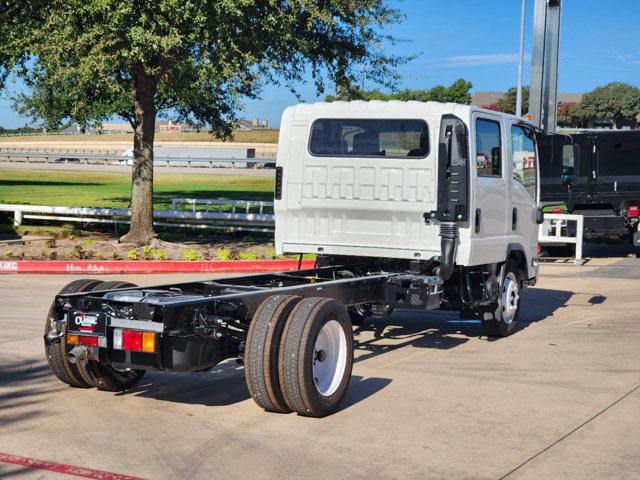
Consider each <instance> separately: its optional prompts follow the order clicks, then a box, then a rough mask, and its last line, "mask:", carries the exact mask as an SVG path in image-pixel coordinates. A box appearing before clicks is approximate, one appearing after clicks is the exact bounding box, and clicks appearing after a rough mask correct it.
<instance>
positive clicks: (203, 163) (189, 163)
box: [0, 150, 275, 168]
mask: <svg viewBox="0 0 640 480" xmlns="http://www.w3.org/2000/svg"><path fill="white" fill-rule="evenodd" d="M2 160H5V161H9V162H15V161H18V162H26V163H43V162H44V163H83V164H86V165H89V164H97V165H121V166H122V165H131V164H132V162H133V159H132V158H131V157H123V156H121V155H109V154H86V153H75V152H71V151H66V152H22V151H1V150H0V161H2ZM273 162H275V157H271V156H263V157H258V158H211V157H204V158H201V157H156V158H155V159H154V161H153V164H154V166H160V167H170V166H171V167H209V168H214V167H232V168H234V167H235V168H255V167H264V166H268V165H267V164H270V163H273Z"/></svg>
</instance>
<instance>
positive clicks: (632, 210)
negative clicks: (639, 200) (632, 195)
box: [629, 205, 638, 218]
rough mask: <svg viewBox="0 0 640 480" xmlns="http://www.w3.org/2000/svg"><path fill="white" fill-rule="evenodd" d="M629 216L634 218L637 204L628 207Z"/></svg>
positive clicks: (636, 212)
mask: <svg viewBox="0 0 640 480" xmlns="http://www.w3.org/2000/svg"><path fill="white" fill-rule="evenodd" d="M629 216H630V217H631V218H636V217H637V216H638V206H637V205H632V206H630V207H629Z"/></svg>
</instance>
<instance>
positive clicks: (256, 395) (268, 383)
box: [244, 295, 302, 413]
mask: <svg viewBox="0 0 640 480" xmlns="http://www.w3.org/2000/svg"><path fill="white" fill-rule="evenodd" d="M300 300H302V298H301V297H296V296H293V295H273V296H271V297H269V298H267V299H266V300H265V301H263V302H262V303H261V304H260V306H259V307H258V309H257V310H256V313H255V314H254V315H253V319H252V320H251V324H250V325H249V333H248V334H247V342H246V347H245V355H244V374H245V379H246V381H247V388H248V389H249V393H250V394H251V398H253V400H254V401H255V402H256V403H257V404H258V405H259V406H260V407H262V408H263V409H265V410H266V411H268V412H276V413H290V412H291V409H290V408H289V406H288V405H287V403H286V402H285V400H284V395H283V394H282V389H281V387H280V380H279V378H278V354H279V351H280V340H281V338H282V331H283V330H284V326H285V324H286V322H287V318H288V317H289V314H290V313H291V310H292V309H293V308H294V307H295V306H296V305H297V304H298V303H299V302H300Z"/></svg>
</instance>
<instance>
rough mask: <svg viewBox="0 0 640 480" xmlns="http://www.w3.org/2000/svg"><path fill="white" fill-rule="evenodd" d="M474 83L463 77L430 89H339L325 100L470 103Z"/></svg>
mask: <svg viewBox="0 0 640 480" xmlns="http://www.w3.org/2000/svg"><path fill="white" fill-rule="evenodd" d="M471 88H473V84H472V83H471V82H468V81H466V80H464V79H462V78H460V79H458V80H456V81H455V82H453V83H452V84H451V85H450V86H448V87H445V86H443V85H436V86H435V87H433V88H431V89H428V90H410V89H404V90H400V91H399V92H392V93H383V92H381V91H380V90H362V89H360V88H358V87H351V88H348V89H339V88H338V92H337V93H336V95H328V96H327V97H326V98H325V100H326V101H327V102H334V101H337V100H344V101H348V100H401V101H405V102H407V101H410V100H416V101H419V102H429V101H435V102H453V103H462V104H468V103H470V102H471V94H470V93H469V91H470V90H471Z"/></svg>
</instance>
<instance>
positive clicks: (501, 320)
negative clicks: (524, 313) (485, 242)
mask: <svg viewBox="0 0 640 480" xmlns="http://www.w3.org/2000/svg"><path fill="white" fill-rule="evenodd" d="M521 285H522V279H521V273H520V269H519V268H518V265H517V264H516V263H515V262H514V261H513V260H508V261H507V263H506V265H505V266H504V272H503V275H502V279H501V282H500V294H499V296H498V307H497V308H496V310H495V311H494V312H488V313H485V314H484V318H483V319H482V326H483V327H484V329H485V332H486V333H487V335H488V336H490V337H506V336H509V335H510V334H511V333H513V330H514V329H515V327H516V323H517V321H518V317H519V316H520V293H521V292H520V286H521Z"/></svg>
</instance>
